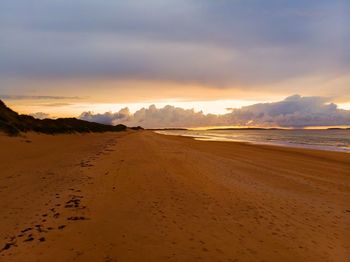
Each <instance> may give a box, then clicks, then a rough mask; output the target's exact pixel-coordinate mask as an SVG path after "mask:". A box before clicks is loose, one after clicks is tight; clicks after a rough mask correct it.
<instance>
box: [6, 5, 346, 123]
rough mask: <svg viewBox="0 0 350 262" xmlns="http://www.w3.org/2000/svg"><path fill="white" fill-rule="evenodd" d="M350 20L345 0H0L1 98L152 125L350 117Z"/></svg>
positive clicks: (52, 113) (44, 111) (33, 108)
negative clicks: (292, 109)
mask: <svg viewBox="0 0 350 262" xmlns="http://www.w3.org/2000/svg"><path fill="white" fill-rule="evenodd" d="M349 24H350V1H348V0H308V1H304V0H260V1H258V0H216V1H214V0H144V1H139V0H128V1H121V0H75V1H69V0H32V1H28V0H2V1H1V2H0V36H1V38H0V58H1V59H0V98H1V99H3V100H4V101H5V102H6V103H7V104H8V105H9V106H11V107H12V108H14V109H15V110H17V111H19V112H20V113H27V114H33V115H35V116H36V117H40V118H42V117H63V116H64V117H66V116H75V117H85V118H86V119H91V120H93V121H101V120H100V116H102V115H105V116H106V115H108V114H110V115H113V114H118V112H120V111H121V112H122V113H123V112H124V113H125V110H124V109H125V108H126V107H127V108H128V113H127V115H128V118H127V119H128V120H126V118H122V119H119V120H120V121H124V122H125V123H130V124H137V123H143V125H145V126H149V127H158V126H164V125H168V126H187V125H190V124H192V125H194V124H195V125H207V124H214V125H223V124H228V125H236V124H237V125H238V124H239V125H249V124H253V125H264V126H265V125H286V126H307V125H311V124H316V122H317V123H318V124H321V125H333V124H335V123H337V124H341V125H350V121H349V119H348V118H347V117H348V114H349V112H348V111H349V110H350V45H349V43H350V27H349V26H348V25H349ZM295 95H297V96H295ZM290 98H292V99H291V100H292V101H290ZM304 99H306V100H307V101H309V102H310V101H312V102H313V103H312V105H313V106H315V108H312V109H310V108H309V109H308V110H307V111H305V108H306V107H307V106H308V104H303V101H304ZM291 103H296V104H298V105H297V106H296V105H293V106H292V108H294V111H292V112H291V111H290V110H287V111H286V110H285V108H280V107H278V110H280V111H278V112H277V113H276V112H275V111H274V112H273V113H271V112H270V111H269V110H267V109H266V107H265V106H263V108H262V106H258V105H268V107H274V106H276V105H286V106H288V107H291V105H290V104H291ZM152 105H155V107H153V106H152ZM168 105H169V106H170V107H167V106H168ZM299 106H303V108H300V107H299ZM170 108H173V109H174V110H170ZM256 108H260V109H259V110H261V112H257V111H256ZM320 108H322V110H321V111H320ZM326 108H327V110H330V111H327V110H326ZM142 109H144V110H146V111H142ZM191 109H194V110H193V112H194V114H197V113H198V114H199V115H197V116H198V117H200V118H202V120H201V121H199V120H198V121H197V120H196V121H192V122H191V121H188V120H185V116H183V115H182V114H180V116H181V117H180V119H178V118H177V117H179V116H177V114H178V113H179V112H180V111H181V110H182V111H183V112H187V113H189V112H191ZM147 110H148V111H147ZM154 110H156V112H157V114H165V115H164V117H166V119H164V117H162V118H156V116H155V115H152V118H151V119H150V118H149V115H147V121H146V115H143V118H142V119H140V117H141V116H140V112H154ZM169 110H170V111H171V112H172V113H169ZM179 110H180V111H179ZM247 110H249V112H250V113H251V114H253V115H250V117H251V118H249V117H248V116H244V117H243V116H241V114H243V113H242V112H245V111H247ZM264 110H265V111H264ZM266 110H267V111H266ZM332 110H333V111H332ZM182 111H181V112H182ZM251 111H252V112H251ZM106 112H107V114H105V113H106ZM108 112H111V113H108ZM286 112H287V113H286ZM187 113H186V116H188V115H187ZM169 114H170V115H169ZM189 114H191V113H189ZM208 114H209V115H208ZM212 114H214V115H219V116H216V120H215V121H214V120H213V118H212V116H211V115H212ZM255 114H257V115H259V114H260V115H261V114H263V115H264V116H263V117H261V118H259V119H257V118H256V116H255ZM135 115H136V116H135ZM141 115H142V114H141ZM174 115H176V117H175V116H174ZM201 115H203V116H204V117H202V116H201ZM233 115H234V116H233ZM238 115H240V117H238ZM306 115H308V117H309V118H312V119H314V118H317V119H318V120H317V121H316V120H315V121H314V122H312V121H311V122H310V121H308V120H307V119H306V118H305V116H306ZM253 116H255V117H253ZM287 116H288V117H287ZM192 117H193V116H192ZM286 117H287V118H288V119H289V120H288V121H289V122H288V121H287V122H286V120H284V121H281V119H286ZM291 117H292V119H294V120H293V121H292V120H291ZM271 118H273V119H271ZM301 118H302V119H304V120H303V121H302V120H301ZM104 119H105V118H104ZM155 119H158V120H157V121H156V120H155ZM160 119H162V120H160ZM169 119H173V121H170V120H169ZM175 119H176V121H175ZM209 119H210V121H209ZM335 119H336V120H337V121H335ZM116 120H118V118H117V119H115V117H114V118H113V117H112V118H111V119H110V120H109V123H116ZM103 121H106V120H103Z"/></svg>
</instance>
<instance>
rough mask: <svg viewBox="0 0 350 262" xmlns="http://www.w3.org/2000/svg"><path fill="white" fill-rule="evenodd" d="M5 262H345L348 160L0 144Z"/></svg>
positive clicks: (52, 140)
mask: <svg viewBox="0 0 350 262" xmlns="http://www.w3.org/2000/svg"><path fill="white" fill-rule="evenodd" d="M0 145H1V146H0V159H1V160H0V199H1V201H0V250H1V251H0V261H6V262H7V261H10V262H12V261H16V262H18V261H25V262H31V261H104V262H112V261H118V262H119V261H210V262H214V261H349V260H350V154H348V153H343V152H330V151H319V150H310V149H302V148H287V147H279V146H268V145H252V144H246V143H236V142H213V141H197V140H194V139H192V138H189V137H178V136H166V135H161V134H156V133H154V132H151V131H127V132H120V133H101V134H66V135H54V136H51V135H39V134H34V133H28V134H25V135H24V136H20V137H8V136H6V135H3V134H0Z"/></svg>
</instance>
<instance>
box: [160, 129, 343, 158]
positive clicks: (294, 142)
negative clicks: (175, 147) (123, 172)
mask: <svg viewBox="0 0 350 262" xmlns="http://www.w3.org/2000/svg"><path fill="white" fill-rule="evenodd" d="M156 132H157V133H160V134H165V135H178V136H188V137H193V138H195V139H198V140H206V141H237V142H247V143H254V144H268V145H279V146H290V147H303V148H311V149H319V150H331V151H342V152H348V153H350V130H349V129H345V130H344V129H343V130H338V129H337V130H310V129H298V130H162V131H156Z"/></svg>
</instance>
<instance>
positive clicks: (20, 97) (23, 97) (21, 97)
mask: <svg viewBox="0 0 350 262" xmlns="http://www.w3.org/2000/svg"><path fill="white" fill-rule="evenodd" d="M0 98H1V99H8V100H51V99H52V100H61V99H62V100H64V99H80V97H77V96H74V97H68V96H30V95H0Z"/></svg>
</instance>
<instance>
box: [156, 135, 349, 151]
mask: <svg viewBox="0 0 350 262" xmlns="http://www.w3.org/2000/svg"><path fill="white" fill-rule="evenodd" d="M174 131H175V132H179V131H180V132H181V131H185V133H182V134H181V133H174ZM193 131H195V130H158V131H154V132H155V133H157V134H161V135H169V136H180V137H191V138H193V139H195V140H199V141H210V142H233V143H246V144H252V145H270V146H279V147H290V148H301V149H313V150H322V151H333V152H343V153H350V147H349V146H346V147H340V146H338V145H318V144H312V143H302V142H301V143H300V142H299V143H298V142H296V141H294V142H291V141H282V140H270V141H262V140H255V141H253V140H249V138H248V139H247V137H244V136H242V138H232V137H225V136H222V135H219V134H205V133H203V134H199V133H198V130H197V131H195V132H194V133H192V134H191V132H193ZM204 131H205V130H204ZM212 131H214V132H215V131H233V132H237V131H238V132H241V131H243V132H244V131H258V132H264V131H266V132H269V131H287V132H288V131H289V132H295V131H297V132H300V131H302V132H305V131H306V132H308V131H309V132H310V131H311V132H312V131H321V132H325V131H347V132H348V130H347V129H341V130H339V129H336V130H333V129H327V130H282V129H261V130H260V129H258V130H251V129H247V130H245V129H241V130H238V129H234V130H231V129H227V130H219V129H217V130H215V129H214V130H207V131H206V132H212ZM186 132H187V133H186ZM200 132H203V130H202V131H200Z"/></svg>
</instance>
